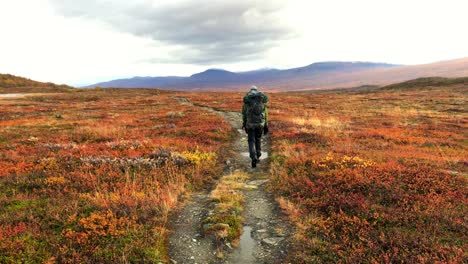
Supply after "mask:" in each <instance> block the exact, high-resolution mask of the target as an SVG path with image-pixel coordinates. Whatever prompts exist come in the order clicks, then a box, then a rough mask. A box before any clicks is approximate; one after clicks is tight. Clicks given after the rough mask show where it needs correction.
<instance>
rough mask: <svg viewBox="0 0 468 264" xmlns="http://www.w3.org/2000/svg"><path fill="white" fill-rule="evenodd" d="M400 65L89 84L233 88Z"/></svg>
mask: <svg viewBox="0 0 468 264" xmlns="http://www.w3.org/2000/svg"><path fill="white" fill-rule="evenodd" d="M398 66H399V65H395V64H388V63H373V62H339V61H327V62H316V63H312V64H309V65H307V66H303V67H296V68H290V69H283V70H280V69H275V68H267V69H258V70H252V71H244V72H231V71H227V70H225V69H217V68H211V69H207V70H205V71H203V72H199V73H195V74H192V75H191V76H189V77H179V76H167V77H133V78H128V79H117V80H111V81H108V82H101V83H97V84H93V85H88V86H85V88H92V87H103V88H110V87H118V88H163V89H175V90H198V89H211V88H217V87H219V88H233V87H241V86H246V85H250V84H254V83H260V84H263V83H267V82H272V81H273V82H275V81H281V80H289V79H295V78H300V79H307V78H310V77H312V76H316V75H318V74H323V73H333V72H337V71H340V72H355V71H361V70H364V69H365V70H368V69H375V68H391V67H398Z"/></svg>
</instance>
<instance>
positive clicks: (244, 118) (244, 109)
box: [242, 104, 247, 125]
mask: <svg viewBox="0 0 468 264" xmlns="http://www.w3.org/2000/svg"><path fill="white" fill-rule="evenodd" d="M246 122H247V107H246V106H245V104H243V105H242V124H243V125H245V123H246Z"/></svg>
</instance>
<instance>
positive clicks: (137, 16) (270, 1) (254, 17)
mask: <svg viewBox="0 0 468 264" xmlns="http://www.w3.org/2000/svg"><path fill="white" fill-rule="evenodd" d="M51 2H52V4H53V6H54V8H55V9H56V11H57V12H58V13H59V14H61V15H63V16H65V17H81V18H86V19H92V20H97V21H101V22H105V23H106V24H108V25H110V26H111V27H113V28H114V29H115V30H117V31H121V32H125V33H130V34H132V35H136V36H141V37H146V38H150V39H152V40H153V41H154V45H155V46H157V45H161V46H166V47H167V45H169V46H170V49H169V52H170V53H171V54H166V56H156V57H152V58H148V62H151V63H190V64H219V63H230V62H233V61H235V62H239V61H248V60H254V59H259V58H261V57H262V56H263V55H264V54H265V53H266V52H267V51H268V50H269V49H271V48H272V47H275V46H277V45H278V44H279V43H281V41H284V40H287V39H290V38H293V37H294V36H295V35H296V33H295V32H294V31H293V30H292V29H291V28H289V27H288V26H287V25H286V24H284V23H282V22H281V16H280V14H281V10H282V9H283V8H284V7H285V4H283V3H284V1H278V0H238V1H209V2H204V3H200V1H174V0H173V1H153V0H136V1H123V0H114V1H108V0H81V1H76V0H52V1H51ZM167 55H168V56H167Z"/></svg>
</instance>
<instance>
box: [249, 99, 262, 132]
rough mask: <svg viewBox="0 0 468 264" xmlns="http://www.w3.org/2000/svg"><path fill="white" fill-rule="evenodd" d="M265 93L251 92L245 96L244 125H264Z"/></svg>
mask: <svg viewBox="0 0 468 264" xmlns="http://www.w3.org/2000/svg"><path fill="white" fill-rule="evenodd" d="M264 98H265V95H264V94H263V93H260V92H256V93H251V94H249V95H248V96H247V98H246V101H245V104H246V110H247V111H246V112H247V124H246V127H247V128H248V129H250V128H262V127H263V126H264V125H265V113H264V111H265V103H264Z"/></svg>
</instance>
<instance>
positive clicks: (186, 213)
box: [169, 98, 290, 264]
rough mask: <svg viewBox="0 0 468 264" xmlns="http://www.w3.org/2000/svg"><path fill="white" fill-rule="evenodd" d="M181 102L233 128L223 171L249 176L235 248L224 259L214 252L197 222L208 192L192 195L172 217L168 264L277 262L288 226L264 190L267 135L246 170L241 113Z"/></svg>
mask: <svg viewBox="0 0 468 264" xmlns="http://www.w3.org/2000/svg"><path fill="white" fill-rule="evenodd" d="M179 100H180V101H181V102H182V103H185V104H190V105H192V106H197V107H202V108H204V109H205V110H207V111H212V112H215V113H217V114H219V115H221V116H223V117H224V118H225V119H226V120H227V121H228V122H229V124H230V125H231V126H232V127H233V129H235V130H236V131H237V136H236V137H235V139H234V141H233V145H232V155H231V157H230V159H229V160H227V162H226V170H225V173H226V174H229V173H232V172H234V171H239V170H240V171H244V172H246V173H247V174H249V176H250V180H249V182H247V185H248V186H249V188H246V190H245V191H243V194H244V197H245V205H244V212H243V217H244V219H245V221H244V227H243V233H242V236H241V238H240V243H239V247H237V248H234V249H232V250H230V252H229V254H228V255H227V256H225V258H224V259H219V258H218V257H217V256H216V248H215V246H214V245H213V243H212V241H211V239H209V238H207V237H203V236H202V235H201V226H202V224H201V222H202V220H203V219H205V218H206V216H208V215H209V214H210V212H209V208H210V202H211V201H210V199H209V195H208V194H195V195H193V196H192V199H191V200H190V202H189V203H188V204H187V205H186V206H185V207H184V208H183V209H182V210H181V212H180V213H179V215H178V216H177V218H176V219H175V221H174V223H173V226H172V230H173V233H172V234H171V236H170V238H169V241H170V244H169V253H170V256H171V261H172V262H173V263H178V264H180V263H199V264H202V263H238V264H241V263H242V264H249V263H283V262H282V261H281V260H282V259H284V257H285V255H286V252H287V247H288V243H289V234H290V226H289V225H288V224H287V222H286V221H285V220H283V219H282V217H283V215H282V213H281V211H280V209H279V208H278V207H277V205H276V202H275V201H274V198H273V197H272V196H271V195H270V194H269V193H268V192H267V191H266V189H265V188H266V185H267V183H268V168H269V166H268V153H269V138H268V137H266V138H265V139H264V140H263V142H262V145H263V148H262V150H263V152H262V153H263V154H262V157H261V162H260V163H259V164H258V165H257V168H256V169H252V168H250V158H249V157H248V152H247V136H246V134H245V132H244V131H242V129H241V116H240V114H239V113H237V112H224V111H217V110H214V109H213V108H209V107H205V106H200V105H195V104H192V103H190V102H189V101H187V100H186V99H185V98H179Z"/></svg>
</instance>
